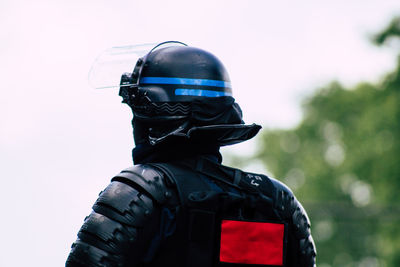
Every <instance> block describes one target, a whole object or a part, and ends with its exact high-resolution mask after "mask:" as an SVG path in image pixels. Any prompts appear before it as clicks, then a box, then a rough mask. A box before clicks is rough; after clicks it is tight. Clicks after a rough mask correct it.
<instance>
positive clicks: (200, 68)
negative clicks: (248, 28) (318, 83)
mask: <svg viewBox="0 0 400 267" xmlns="http://www.w3.org/2000/svg"><path fill="white" fill-rule="evenodd" d="M167 44H168V45H169V46H165V45H164V44H162V45H159V46H156V47H155V48H153V49H152V50H151V51H150V52H148V53H147V54H146V55H145V56H144V57H142V58H140V59H139V60H138V61H137V63H136V66H135V68H134V70H133V73H124V74H123V75H122V77H121V83H120V95H121V96H122V98H123V102H124V103H126V104H128V105H129V107H130V108H131V109H132V112H133V120H132V125H133V129H134V131H133V133H134V140H135V148H134V149H133V151H132V156H133V161H134V166H133V167H130V168H127V169H125V170H123V171H122V172H121V173H119V174H118V175H116V176H115V177H114V178H112V180H111V183H110V184H109V185H108V186H107V188H106V189H105V190H104V191H102V192H101V193H100V195H99V198H98V199H97V201H96V202H95V204H94V205H93V211H92V213H91V214H90V215H89V216H88V217H87V218H86V219H85V222H84V224H83V225H82V227H81V229H80V230H79V232H78V238H77V240H76V241H75V242H74V243H73V245H72V249H71V252H70V254H69V256H68V258H67V261H66V266H68V267H72V266H121V267H124V266H131V267H135V266H174V267H181V266H182V267H183V266H188V267H198V266H199V267H200V266H202V267H208V266H304V267H310V266H315V257H316V249H315V245H314V242H313V239H312V236H311V232H310V222H309V219H308V217H307V214H306V212H305V210H304V209H303V207H302V205H301V204H300V203H299V202H298V201H297V199H296V198H295V196H294V195H293V193H292V192H291V191H290V189H289V188H288V187H286V186H285V185H284V184H283V183H281V182H279V181H278V180H276V179H273V178H270V177H267V176H266V175H262V174H256V173H248V172H244V171H242V170H239V169H236V168H231V167H227V166H224V165H222V164H221V162H222V157H221V154H220V152H219V149H220V147H221V146H225V145H232V144H236V143H239V142H242V141H246V140H248V139H250V138H252V137H254V136H255V135H256V134H257V133H258V132H259V130H260V128H261V127H260V126H259V125H256V124H252V125H245V124H244V122H243V120H242V111H241V109H240V107H239V105H238V104H237V103H236V102H235V100H234V98H233V97H232V88H231V83H230V79H229V76H228V73H227V71H226V69H225V67H224V66H223V64H222V63H221V61H220V60H219V59H218V58H216V57H215V56H214V55H212V54H211V53H209V52H207V51H204V50H202V49H199V48H195V47H191V46H187V45H185V44H183V43H180V42H167ZM163 45H164V46H163Z"/></svg>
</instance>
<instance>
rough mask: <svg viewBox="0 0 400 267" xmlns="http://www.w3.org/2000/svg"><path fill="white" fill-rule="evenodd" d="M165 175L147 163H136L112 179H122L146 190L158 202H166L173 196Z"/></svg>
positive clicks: (141, 189)
mask: <svg viewBox="0 0 400 267" xmlns="http://www.w3.org/2000/svg"><path fill="white" fill-rule="evenodd" d="M163 178H164V175H163V174H162V173H160V172H158V171H157V170H155V169H153V168H151V167H150V166H147V165H135V166H133V167H130V168H127V169H125V170H123V171H121V172H120V173H119V174H117V175H116V176H115V177H114V178H112V180H111V181H122V182H126V183H128V184H130V185H131V186H133V187H134V188H138V189H140V191H144V192H146V193H147V194H148V195H149V196H150V197H151V198H152V199H154V200H155V201H156V202H158V203H164V202H165V201H166V200H167V198H169V197H170V196H171V192H169V190H168V188H167V187H166V186H165V184H164V179H163Z"/></svg>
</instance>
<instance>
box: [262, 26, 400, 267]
mask: <svg viewBox="0 0 400 267" xmlns="http://www.w3.org/2000/svg"><path fill="white" fill-rule="evenodd" d="M399 37H400V18H396V19H394V20H393V21H392V22H391V23H390V25H389V26H388V27H387V28H386V29H384V30H383V31H382V32H381V33H379V34H377V35H376V36H375V38H374V42H375V43H376V44H378V45H382V44H384V43H386V42H387V40H389V39H396V38H398V39H399ZM303 110H304V117H303V120H302V122H301V123H300V124H299V125H298V126H297V127H296V128H295V129H290V130H270V131H265V132H264V134H263V136H262V137H261V139H260V140H261V144H260V146H261V148H260V150H259V153H258V154H257V155H256V157H255V158H256V159H258V160H261V161H262V162H264V163H265V165H266V167H267V169H268V170H270V171H271V172H272V174H273V175H274V176H276V177H278V178H280V179H281V180H282V181H283V182H285V183H286V184H288V185H289V187H291V188H292V190H293V191H294V193H295V194H296V196H297V198H298V199H300V200H301V202H302V203H303V204H304V206H305V208H306V210H307V211H308V213H309V215H310V219H311V222H312V231H313V236H314V239H315V241H316V244H317V249H318V258H317V260H318V263H319V264H318V265H319V266H340V267H343V266H371V267H372V266H393V267H398V266H400V196H399V194H400V160H399V158H400V123H399V122H400V61H399V62H398V65H397V68H396V69H395V70H394V71H393V72H392V73H389V74H388V75H386V76H385V77H384V78H383V79H382V81H381V82H380V83H379V84H369V83H360V84H359V85H357V86H355V87H354V88H344V87H343V86H342V85H341V84H340V83H338V82H333V83H331V84H329V85H327V86H326V87H324V88H321V89H320V90H318V91H317V92H316V93H315V94H314V95H313V96H311V97H309V98H308V99H307V100H306V101H305V102H304V104H303Z"/></svg>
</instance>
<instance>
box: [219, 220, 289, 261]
mask: <svg viewBox="0 0 400 267" xmlns="http://www.w3.org/2000/svg"><path fill="white" fill-rule="evenodd" d="M284 234H285V225H284V224H281V223H266V222H245V221H231V220H223V221H222V225H221V250H220V255H219V259H220V261H221V262H227V263H242V264H243V263H244V264H261V265H275V266H283V245H284V242H283V240H284Z"/></svg>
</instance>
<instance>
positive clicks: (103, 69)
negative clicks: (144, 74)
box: [88, 43, 157, 89]
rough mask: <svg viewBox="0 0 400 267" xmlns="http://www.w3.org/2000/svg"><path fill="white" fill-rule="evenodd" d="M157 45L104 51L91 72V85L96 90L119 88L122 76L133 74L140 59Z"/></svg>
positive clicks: (120, 47)
mask: <svg viewBox="0 0 400 267" xmlns="http://www.w3.org/2000/svg"><path fill="white" fill-rule="evenodd" d="M155 45H157V44H156V43H150V44H139V45H129V46H118V47H112V48H109V49H107V50H105V51H103V52H102V53H101V54H100V55H99V56H98V57H97V58H96V60H95V61H94V63H93V65H92V67H91V69H90V71H89V77H88V79H89V84H90V86H92V87H93V88H96V89H105V88H119V85H120V82H121V75H122V74H123V73H126V72H128V73H132V71H133V68H134V67H135V65H136V62H137V60H138V59H139V58H141V57H143V56H144V55H146V54H147V53H148V52H149V51H150V50H151V49H152V48H153V47H154V46H155Z"/></svg>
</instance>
